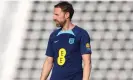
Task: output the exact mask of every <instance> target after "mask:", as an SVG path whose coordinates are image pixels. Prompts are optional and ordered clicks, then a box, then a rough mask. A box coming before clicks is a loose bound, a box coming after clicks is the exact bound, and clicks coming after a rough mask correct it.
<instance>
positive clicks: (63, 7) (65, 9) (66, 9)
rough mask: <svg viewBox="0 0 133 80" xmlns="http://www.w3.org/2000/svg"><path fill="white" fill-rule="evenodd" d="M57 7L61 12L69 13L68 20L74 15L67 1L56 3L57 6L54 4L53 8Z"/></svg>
mask: <svg viewBox="0 0 133 80" xmlns="http://www.w3.org/2000/svg"><path fill="white" fill-rule="evenodd" d="M57 7H59V8H61V10H62V11H63V12H69V14H70V16H69V17H70V20H71V19H72V16H73V14H74V9H73V6H72V4H70V3H68V2H67V1H61V2H60V3H58V4H56V5H55V6H54V8H57Z"/></svg>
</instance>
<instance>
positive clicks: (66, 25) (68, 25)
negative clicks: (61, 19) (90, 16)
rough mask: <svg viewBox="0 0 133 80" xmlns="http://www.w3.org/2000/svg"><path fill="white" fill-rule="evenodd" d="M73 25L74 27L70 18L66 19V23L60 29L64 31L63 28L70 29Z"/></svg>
mask: <svg viewBox="0 0 133 80" xmlns="http://www.w3.org/2000/svg"><path fill="white" fill-rule="evenodd" d="M74 27H75V25H74V24H72V23H71V21H70V20H67V21H66V23H65V24H64V25H63V28H62V30H64V31H65V30H71V29H73V28H74Z"/></svg>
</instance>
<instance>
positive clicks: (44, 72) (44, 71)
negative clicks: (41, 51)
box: [40, 57, 53, 80]
mask: <svg viewBox="0 0 133 80" xmlns="http://www.w3.org/2000/svg"><path fill="white" fill-rule="evenodd" d="M52 67H53V57H47V58H46V60H45V62H44V64H43V69H42V73H41V77H40V80H46V79H47V77H48V76H49V73H50V71H51V69H52Z"/></svg>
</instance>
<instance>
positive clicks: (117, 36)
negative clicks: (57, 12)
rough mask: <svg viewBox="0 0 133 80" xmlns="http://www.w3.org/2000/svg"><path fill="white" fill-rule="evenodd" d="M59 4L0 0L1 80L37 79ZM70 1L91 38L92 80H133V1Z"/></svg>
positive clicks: (54, 2)
mask: <svg viewBox="0 0 133 80" xmlns="http://www.w3.org/2000/svg"><path fill="white" fill-rule="evenodd" d="M58 2H59V1H5V2H2V1H1V2H0V36H1V39H0V80H39V78H40V75H41V71H42V66H43V62H44V60H45V57H46V56H45V51H46V47H47V42H48V38H49V35H50V33H51V32H52V31H53V30H54V29H55V28H56V27H55V24H54V23H53V19H52V17H53V8H54V5H55V4H57V3H58ZM69 2H70V3H72V4H73V7H74V9H75V13H74V16H73V20H72V22H73V23H74V24H76V25H78V26H79V27H82V28H84V29H85V30H87V31H88V33H89V35H90V37H91V46H92V57H91V58H92V71H91V79H90V80H133V2H132V1H69ZM49 77H50V75H49Z"/></svg>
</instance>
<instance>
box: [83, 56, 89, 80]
mask: <svg viewBox="0 0 133 80" xmlns="http://www.w3.org/2000/svg"><path fill="white" fill-rule="evenodd" d="M82 59H83V63H84V66H83V80H89V78H90V73H91V54H83V55H82Z"/></svg>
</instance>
